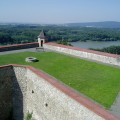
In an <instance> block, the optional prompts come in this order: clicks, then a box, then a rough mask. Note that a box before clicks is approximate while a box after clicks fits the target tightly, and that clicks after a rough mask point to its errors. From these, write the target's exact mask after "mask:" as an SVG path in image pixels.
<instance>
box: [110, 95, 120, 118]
mask: <svg viewBox="0 0 120 120" xmlns="http://www.w3.org/2000/svg"><path fill="white" fill-rule="evenodd" d="M110 111H111V112H112V113H113V114H115V115H117V116H119V117H120V93H119V94H118V96H117V98H116V100H115V102H114V104H113V105H112V106H111V108H110Z"/></svg>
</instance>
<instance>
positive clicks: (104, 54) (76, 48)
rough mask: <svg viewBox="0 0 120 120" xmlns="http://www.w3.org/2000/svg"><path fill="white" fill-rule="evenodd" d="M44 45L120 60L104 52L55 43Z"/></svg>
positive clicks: (118, 56)
mask: <svg viewBox="0 0 120 120" xmlns="http://www.w3.org/2000/svg"><path fill="white" fill-rule="evenodd" d="M45 44H46V45H52V46H57V47H62V48H68V49H72V50H77V51H82V52H88V53H93V54H97V55H102V56H107V57H113V58H120V55H116V54H110V53H104V52H99V51H94V50H89V49H84V48H78V47H72V46H67V45H62V44H57V43H53V42H48V43H45Z"/></svg>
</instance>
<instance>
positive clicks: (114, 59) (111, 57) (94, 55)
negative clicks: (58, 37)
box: [44, 43, 120, 66]
mask: <svg viewBox="0 0 120 120" xmlns="http://www.w3.org/2000/svg"><path fill="white" fill-rule="evenodd" d="M44 48H46V49H49V50H52V51H57V52H61V53H65V54H69V55H74V56H77V57H81V58H87V59H90V60H95V61H100V62H103V63H108V64H112V65H118V66H120V56H119V55H115V54H109V53H103V52H98V51H93V50H87V49H81V48H75V47H71V46H65V45H60V44H56V43H46V44H44Z"/></svg>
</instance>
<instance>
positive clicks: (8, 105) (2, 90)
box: [0, 66, 14, 120]
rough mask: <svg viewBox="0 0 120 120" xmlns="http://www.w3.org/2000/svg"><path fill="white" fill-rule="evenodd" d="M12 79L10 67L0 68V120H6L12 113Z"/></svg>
mask: <svg viewBox="0 0 120 120" xmlns="http://www.w3.org/2000/svg"><path fill="white" fill-rule="evenodd" d="M12 77H14V72H13V70H12V68H11V67H10V66H4V67H0V120H7V119H8V118H9V117H10V113H11V112H12Z"/></svg>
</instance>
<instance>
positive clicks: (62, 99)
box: [27, 69, 104, 120]
mask: <svg viewBox="0 0 120 120" xmlns="http://www.w3.org/2000/svg"><path fill="white" fill-rule="evenodd" d="M27 80H28V84H27V86H28V87H27V94H28V95H29V98H28V99H27V110H29V111H31V112H32V111H33V116H34V118H35V119H36V120H38V119H39V120H103V119H104V118H102V117H100V116H99V115H97V114H96V113H94V112H92V111H91V110H89V109H88V108H86V107H84V106H83V105H81V104H79V103H78V102H77V101H75V100H74V99H72V98H70V97H69V96H67V95H66V94H64V93H63V92H61V91H60V90H58V89H57V88H55V87H54V86H52V85H51V84H50V83H49V82H47V81H46V80H44V79H43V78H42V77H39V76H37V75H36V74H35V73H33V72H32V71H31V70H29V69H28V70H27ZM32 91H34V93H32ZM46 104H47V106H46Z"/></svg>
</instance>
